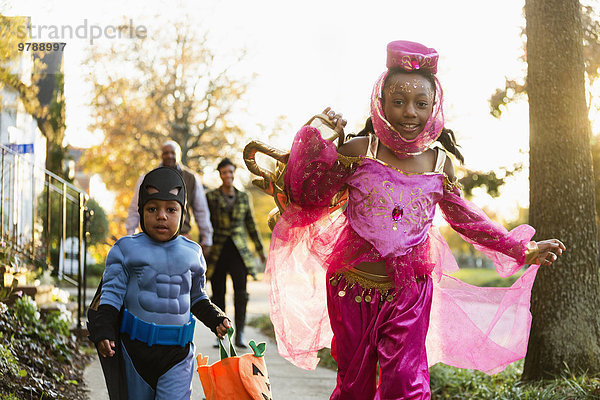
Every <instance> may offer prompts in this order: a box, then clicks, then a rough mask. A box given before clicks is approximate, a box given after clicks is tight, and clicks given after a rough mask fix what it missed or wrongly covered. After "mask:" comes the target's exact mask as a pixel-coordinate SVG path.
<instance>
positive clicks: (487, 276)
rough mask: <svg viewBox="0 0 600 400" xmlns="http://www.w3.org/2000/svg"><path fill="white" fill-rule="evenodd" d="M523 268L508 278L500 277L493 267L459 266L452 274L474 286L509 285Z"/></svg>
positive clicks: (520, 273)
mask: <svg viewBox="0 0 600 400" xmlns="http://www.w3.org/2000/svg"><path fill="white" fill-rule="evenodd" d="M523 272H524V270H521V271H519V272H517V273H516V274H514V275H513V276H510V277H508V278H501V277H499V276H498V273H497V272H496V270H495V269H491V268H461V269H460V270H459V271H458V272H456V273H454V274H452V276H453V277H455V278H458V279H460V280H461V281H464V282H466V283H468V284H471V285H475V286H490V287H500V286H510V285H512V284H513V283H514V282H515V281H516V280H517V279H518V278H519V277H520V276H521V275H523Z"/></svg>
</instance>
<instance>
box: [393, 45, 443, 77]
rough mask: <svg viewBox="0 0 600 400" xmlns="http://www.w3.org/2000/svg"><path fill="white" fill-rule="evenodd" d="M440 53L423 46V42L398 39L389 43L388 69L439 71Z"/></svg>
mask: <svg viewBox="0 0 600 400" xmlns="http://www.w3.org/2000/svg"><path fill="white" fill-rule="evenodd" d="M438 58H439V55H438V53H437V51H435V49H430V48H428V47H425V46H423V45H422V44H421V43H416V42H409V41H407V40H396V41H394V42H391V43H389V44H388V45H387V62H386V66H387V68H388V69H392V68H395V67H401V68H403V69H405V70H406V71H413V70H415V69H425V70H429V71H431V73H433V74H435V73H437V63H438Z"/></svg>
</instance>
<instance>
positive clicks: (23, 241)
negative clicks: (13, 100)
mask: <svg viewBox="0 0 600 400" xmlns="http://www.w3.org/2000/svg"><path fill="white" fill-rule="evenodd" d="M0 198H1V201H0V222H1V223H2V233H1V238H0V239H1V242H0V243H1V245H2V246H3V248H4V249H5V250H4V253H3V254H4V256H5V257H4V260H3V264H4V266H5V268H6V269H7V270H9V272H17V273H18V272H22V271H23V270H24V269H28V270H32V269H37V268H41V269H42V270H43V271H46V270H50V271H51V273H52V275H55V276H56V277H57V278H58V279H59V280H60V281H61V282H66V283H67V284H69V285H74V286H76V287H77V324H78V326H80V325H81V318H82V316H83V312H84V310H85V295H86V293H85V281H86V268H85V266H86V263H87V260H86V253H87V251H86V243H87V242H86V236H87V235H86V231H87V221H88V219H89V218H88V215H87V210H86V206H85V204H86V202H87V200H88V195H87V194H86V193H85V192H84V191H83V190H81V189H80V188H78V187H76V186H74V185H73V184H71V183H69V182H67V181H65V180H64V179H62V178H61V177H59V176H57V175H56V174H53V173H52V172H50V171H48V170H45V169H43V168H39V167H37V166H36V165H35V163H34V162H32V161H30V160H28V159H27V158H26V157H25V156H23V155H22V154H18V153H16V152H14V151H13V150H12V149H10V148H8V147H6V146H3V145H0ZM7 254H12V255H11V257H10V259H7V257H6V255H7ZM11 269H12V271H10V270H11Z"/></svg>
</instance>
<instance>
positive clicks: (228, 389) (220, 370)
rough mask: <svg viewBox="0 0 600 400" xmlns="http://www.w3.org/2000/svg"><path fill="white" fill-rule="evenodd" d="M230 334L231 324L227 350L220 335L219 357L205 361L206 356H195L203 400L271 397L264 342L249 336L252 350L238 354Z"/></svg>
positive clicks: (249, 399)
mask: <svg viewBox="0 0 600 400" xmlns="http://www.w3.org/2000/svg"><path fill="white" fill-rule="evenodd" d="M232 335H233V328H229V329H228V330H227V336H228V340H229V354H228V353H227V350H226V349H225V347H224V346H223V342H222V341H221V339H219V348H220V351H221V360H220V361H217V362H216V363H214V364H212V365H208V356H206V357H203V356H202V354H198V356H197V358H196V360H197V362H198V375H199V376H200V381H201V382H202V389H204V396H205V397H206V400H233V399H235V400H272V395H271V383H270V382H269V374H268V372H267V364H266V363H265V358H264V352H265V348H266V344H265V343H259V344H256V343H255V342H254V340H252V341H250V343H249V345H250V347H251V348H252V350H254V353H253V354H250V353H249V354H244V355H241V356H238V355H237V353H236V351H235V348H234V347H233V344H232V343H231V336H232Z"/></svg>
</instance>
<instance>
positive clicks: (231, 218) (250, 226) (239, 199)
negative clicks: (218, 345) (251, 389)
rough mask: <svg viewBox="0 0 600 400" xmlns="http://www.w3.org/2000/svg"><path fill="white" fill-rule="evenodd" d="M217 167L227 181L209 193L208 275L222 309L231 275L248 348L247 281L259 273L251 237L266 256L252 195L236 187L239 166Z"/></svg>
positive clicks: (238, 330)
mask: <svg viewBox="0 0 600 400" xmlns="http://www.w3.org/2000/svg"><path fill="white" fill-rule="evenodd" d="M217 170H218V171H219V176H220V177H221V181H222V182H223V184H222V185H221V187H219V188H217V189H215V190H212V191H210V192H208V193H207V194H206V199H207V201H208V208H209V210H210V220H211V223H212V226H213V229H214V234H213V246H212V247H211V248H210V250H209V251H208V254H205V257H206V262H207V265H208V272H207V275H208V277H209V279H210V283H211V286H212V293H213V297H212V301H213V303H215V304H216V305H217V306H218V307H220V308H221V309H222V310H225V291H226V282H227V275H228V274H229V275H231V280H232V281H233V292H234V293H233V303H234V307H235V345H236V346H238V347H246V344H245V343H244V339H243V333H244V325H245V323H246V306H247V304H248V292H247V290H246V284H247V277H248V274H250V275H254V273H255V272H254V267H255V259H254V256H253V254H252V252H251V251H250V249H249V248H248V243H247V239H248V237H250V239H252V241H253V242H254V248H255V249H256V251H257V253H258V255H259V256H260V258H261V261H262V262H263V263H264V262H265V255H264V250H263V244H262V242H261V240H260V237H259V235H258V231H257V230H256V224H255V223H254V216H253V215H252V205H251V202H250V197H249V196H248V193H246V192H242V191H241V190H238V189H236V188H235V187H234V186H233V179H234V174H235V165H234V164H233V163H232V162H231V161H230V160H229V159H228V158H225V159H223V160H222V161H221V162H220V163H219V165H218V166H217Z"/></svg>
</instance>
